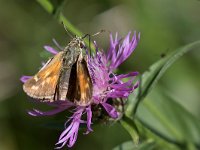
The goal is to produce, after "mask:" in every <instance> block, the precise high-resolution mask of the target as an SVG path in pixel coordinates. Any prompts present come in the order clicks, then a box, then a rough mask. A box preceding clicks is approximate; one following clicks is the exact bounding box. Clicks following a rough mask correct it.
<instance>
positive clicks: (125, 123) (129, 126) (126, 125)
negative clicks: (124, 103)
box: [120, 115, 139, 145]
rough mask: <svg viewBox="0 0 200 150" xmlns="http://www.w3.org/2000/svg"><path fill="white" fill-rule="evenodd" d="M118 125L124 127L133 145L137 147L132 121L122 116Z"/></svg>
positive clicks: (137, 136)
mask: <svg viewBox="0 0 200 150" xmlns="http://www.w3.org/2000/svg"><path fill="white" fill-rule="evenodd" d="M120 123H121V125H122V126H123V127H124V129H125V130H126V131H127V132H128V133H129V134H130V135H131V137H132V140H133V143H134V144H136V145H137V144H138V142H139V135H138V130H137V127H136V125H135V123H134V121H133V120H131V119H130V118H128V117H126V116H125V115H124V116H123V118H122V119H121V120H120Z"/></svg>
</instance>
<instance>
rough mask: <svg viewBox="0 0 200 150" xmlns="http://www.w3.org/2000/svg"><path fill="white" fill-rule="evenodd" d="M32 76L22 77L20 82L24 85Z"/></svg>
mask: <svg viewBox="0 0 200 150" xmlns="http://www.w3.org/2000/svg"><path fill="white" fill-rule="evenodd" d="M31 77H32V76H22V77H21V78H20V80H21V81H22V82H23V83H25V82H26V81H27V80H28V79H30V78H31Z"/></svg>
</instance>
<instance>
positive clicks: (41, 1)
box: [37, 0, 94, 51]
mask: <svg viewBox="0 0 200 150" xmlns="http://www.w3.org/2000/svg"><path fill="white" fill-rule="evenodd" d="M37 2H38V3H39V4H40V5H41V6H42V7H43V8H44V9H45V10H46V11H47V12H48V13H49V14H51V15H53V16H54V11H55V8H54V6H53V4H52V3H51V2H50V1H49V0H37ZM54 17H55V18H56V20H57V21H58V22H59V23H63V24H64V25H65V27H66V28H67V30H69V31H70V32H71V33H73V34H74V35H77V36H79V37H82V36H83V35H84V34H83V33H82V32H81V31H80V30H78V29H77V28H76V27H75V26H74V25H73V24H72V23H71V22H70V21H69V20H68V19H67V18H66V17H65V16H64V15H63V14H62V13H61V12H60V13H59V14H57V15H56V16H54ZM84 41H85V43H86V45H87V46H90V47H91V49H92V50H93V51H94V45H93V44H92V43H89V41H88V40H87V39H84Z"/></svg>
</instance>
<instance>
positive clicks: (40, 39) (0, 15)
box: [0, 0, 200, 150]
mask: <svg viewBox="0 0 200 150" xmlns="http://www.w3.org/2000/svg"><path fill="white" fill-rule="evenodd" d="M52 1H56V0H52ZM199 8H200V1H198V0H162V1H160V0H118V1H116V0H84V1H83V0H67V2H66V3H65V6H64V9H63V13H64V15H65V16H66V17H67V18H68V19H69V20H70V21H71V22H72V23H73V24H74V25H75V26H76V27H77V28H79V29H80V30H81V31H82V32H83V33H91V34H92V33H96V32H98V31H99V30H101V29H106V30H108V31H112V32H113V33H114V32H118V33H119V35H121V36H122V37H123V36H125V35H126V34H127V33H128V31H130V30H131V31H134V30H136V31H138V32H141V40H140V43H139V45H138V47H137V49H136V51H135V52H134V54H133V55H132V56H131V57H130V58H129V59H128V60H127V61H126V62H125V63H124V64H123V65H121V66H120V70H121V71H123V72H129V71H132V70H137V71H139V72H141V73H142V72H143V71H145V70H146V69H148V67H149V66H150V64H152V63H153V62H155V61H156V60H158V59H160V57H161V55H163V54H165V55H167V53H169V52H170V51H172V50H173V49H175V48H178V47H180V46H183V45H185V44H187V43H190V42H193V41H195V40H199V39H200V17H199V14H200V9H199ZM52 38H55V39H56V40H57V41H58V42H59V43H60V44H61V45H63V46H65V45H66V44H67V43H68V42H69V40H70V38H69V37H68V35H67V34H66V32H65V30H64V29H63V26H62V25H60V24H58V23H57V21H56V20H55V19H54V18H52V16H50V15H49V14H48V13H47V12H46V11H45V10H44V9H43V8H42V7H41V6H40V5H39V4H38V3H37V2H36V1H33V0H32V1H27V0H17V1H6V0H1V1H0V52H1V53H0V69H1V70H0V82H1V83H0V150H36V149H38V150H50V149H53V148H54V143H55V142H56V141H57V139H58V137H59V134H60V132H61V131H59V130H53V129H50V128H46V127H43V126H42V124H44V123H45V122H48V121H51V120H54V119H55V118H56V117H44V118H34V117H31V116H29V115H28V114H27V112H26V111H27V110H28V109H31V108H33V107H36V108H38V107H39V106H37V105H36V104H33V103H31V102H30V101H28V100H27V96H26V94H25V93H24V92H23V91H22V83H20V81H19V78H20V76H21V75H24V74H25V75H33V74H34V73H36V72H37V70H38V68H39V66H40V65H41V61H42V58H41V57H40V53H41V52H42V51H43V46H44V45H46V44H50V45H53V42H52ZM108 39H109V36H108V34H107V33H105V34H101V35H100V36H98V37H95V40H97V41H98V43H100V44H99V46H100V47H102V48H104V49H106V48H107V47H108ZM199 76H200V52H199V51H198V50H197V51H192V52H190V53H188V54H186V55H185V56H184V57H183V58H181V59H180V60H179V61H177V62H176V63H175V64H174V65H173V66H172V67H171V68H170V69H169V70H168V71H167V72H166V74H165V75H164V76H163V78H162V79H161V81H160V82H159V87H162V89H164V90H167V91H168V92H170V93H171V95H173V96H174V97H176V99H177V102H178V103H179V104H180V105H182V106H183V107H184V108H185V109H186V110H188V111H189V112H190V113H191V114H193V115H194V116H195V117H196V118H198V119H200V117H199V116H200V109H199V107H200V92H199V89H200V79H199ZM166 111H170V109H168V110H166ZM138 113H140V111H139V112H138ZM141 114H143V113H141ZM138 115H140V114H138ZM147 117H148V116H147ZM143 118H144V119H145V113H144V115H143ZM66 119H67V116H66ZM148 119H149V118H148ZM155 126H156V124H155ZM130 139H131V138H130V136H129V135H128V133H126V131H125V130H124V129H123V128H122V127H121V126H120V125H119V124H115V125H111V126H105V125H98V126H95V127H94V132H92V133H91V134H89V135H87V136H85V135H82V133H81V132H80V133H79V137H78V141H77V143H76V145H75V146H74V147H73V148H72V149H74V150H80V149H81V150H82V149H87V150H90V149H91V150H92V149H95V150H110V149H112V148H113V147H115V146H117V145H118V144H120V143H122V142H124V141H127V140H130Z"/></svg>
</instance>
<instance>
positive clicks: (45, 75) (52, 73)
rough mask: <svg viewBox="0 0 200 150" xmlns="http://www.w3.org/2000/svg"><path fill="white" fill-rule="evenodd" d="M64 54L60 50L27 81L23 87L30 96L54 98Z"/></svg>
mask: <svg viewBox="0 0 200 150" xmlns="http://www.w3.org/2000/svg"><path fill="white" fill-rule="evenodd" d="M62 55H63V52H59V53H58V54H57V55H55V56H54V58H53V59H52V60H51V61H50V62H49V61H48V62H47V64H45V67H43V68H42V69H41V70H40V71H39V72H38V73H37V74H36V75H35V76H33V77H32V78H31V79H29V80H28V81H27V82H25V84H24V86H23V89H24V91H25V92H26V93H27V94H28V95H29V96H31V97H33V98H37V99H49V100H52V99H53V98H54V94H55V89H56V86H57V82H58V80H59V76H60V71H61V68H62V59H63V57H62Z"/></svg>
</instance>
